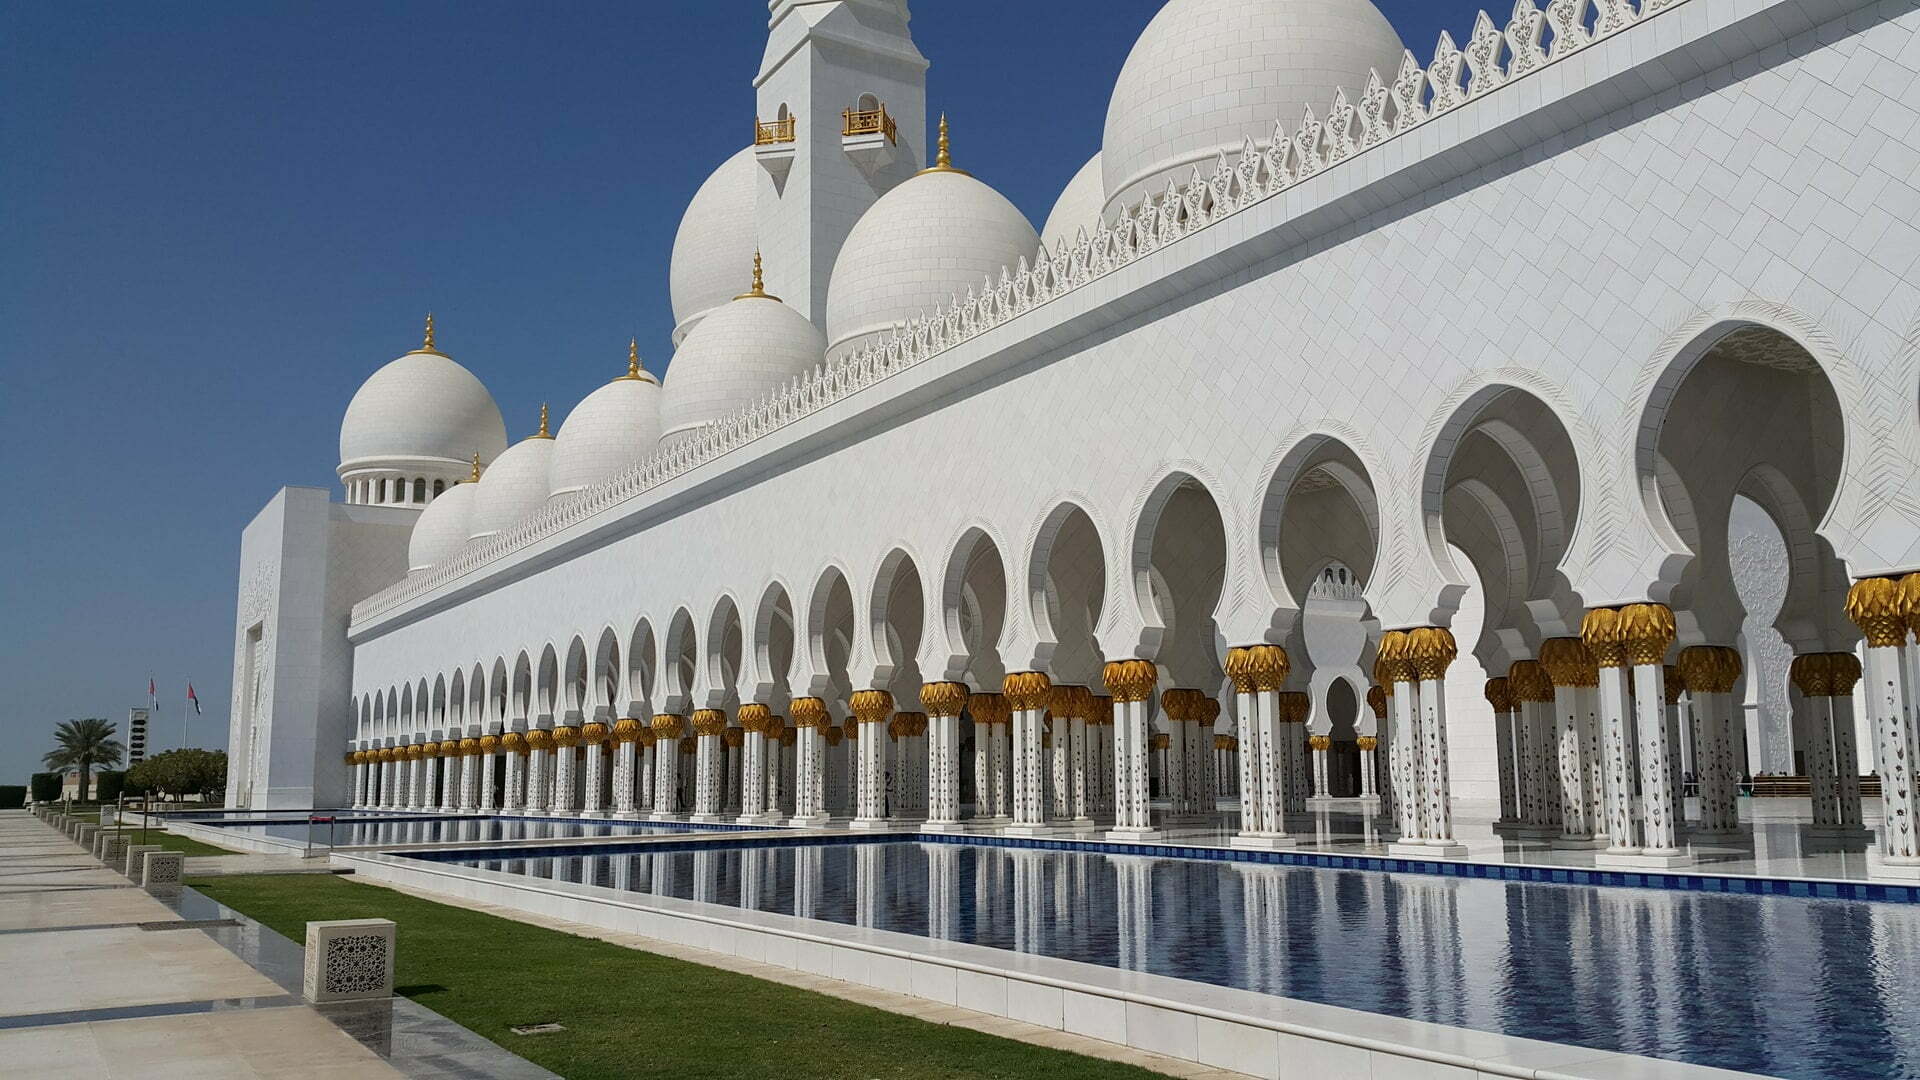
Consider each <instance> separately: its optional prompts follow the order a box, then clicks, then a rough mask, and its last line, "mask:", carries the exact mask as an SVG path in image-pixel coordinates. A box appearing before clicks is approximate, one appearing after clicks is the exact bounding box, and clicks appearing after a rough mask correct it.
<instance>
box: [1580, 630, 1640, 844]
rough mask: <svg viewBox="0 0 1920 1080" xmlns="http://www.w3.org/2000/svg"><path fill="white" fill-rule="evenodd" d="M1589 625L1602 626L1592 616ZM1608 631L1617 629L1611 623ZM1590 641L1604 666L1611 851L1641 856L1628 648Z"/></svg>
mask: <svg viewBox="0 0 1920 1080" xmlns="http://www.w3.org/2000/svg"><path fill="white" fill-rule="evenodd" d="M1600 611H1606V612H1607V614H1608V615H1609V616H1612V615H1614V612H1612V611H1610V610H1608V609H1606V608H1599V609H1596V610H1595V611H1594V612H1593V613H1591V614H1598V613H1599V612H1600ZM1602 622H1604V620H1602ZM1589 624H1592V625H1598V624H1596V623H1594V620H1593V619H1592V618H1591V615H1590V616H1589ZM1598 632H1600V631H1596V633H1598ZM1604 632H1605V633H1608V634H1611V633H1612V632H1613V631H1612V629H1611V625H1610V624H1608V626H1607V627H1606V628H1605V630H1604ZM1588 641H1589V651H1591V652H1593V653H1594V654H1595V656H1596V658H1597V659H1598V662H1599V665H1600V670H1599V680H1600V686H1599V699H1600V724H1601V726H1602V727H1603V728H1604V729H1605V735H1606V737H1605V740H1604V741H1603V742H1602V743H1601V748H1600V755H1601V764H1602V765H1604V766H1605V768H1606V782H1605V784H1604V785H1603V787H1604V788H1605V793H1604V794H1605V798H1606V813H1607V851H1608V852H1610V853H1612V854H1615V855H1638V854H1640V849H1641V847H1642V844H1641V842H1640V830H1639V828H1638V826H1637V823H1636V822H1635V821H1634V819H1633V789H1634V775H1633V760H1634V756H1635V755H1634V748H1633V745H1632V742H1631V735H1630V732H1631V730H1632V727H1633V723H1632V720H1631V716H1630V713H1631V710H1632V708H1633V705H1632V703H1631V702H1630V701H1628V698H1627V681H1628V679H1629V678H1630V673H1629V672H1628V670H1627V666H1626V656H1625V649H1624V647H1623V646H1621V645H1619V644H1618V642H1617V641H1603V640H1601V639H1599V638H1598V637H1592V638H1589V639H1588Z"/></svg>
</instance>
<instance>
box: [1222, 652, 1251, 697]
mask: <svg viewBox="0 0 1920 1080" xmlns="http://www.w3.org/2000/svg"><path fill="white" fill-rule="evenodd" d="M1252 664H1253V662H1252V657H1251V656H1250V655H1249V653H1248V650H1246V649H1243V648H1233V649H1228V650H1227V662H1226V664H1225V665H1223V667H1222V669H1221V670H1223V671H1224V672H1226V676H1227V678H1229V679H1231V680H1232V681H1233V689H1234V692H1236V693H1241V694H1251V693H1253V666H1252Z"/></svg>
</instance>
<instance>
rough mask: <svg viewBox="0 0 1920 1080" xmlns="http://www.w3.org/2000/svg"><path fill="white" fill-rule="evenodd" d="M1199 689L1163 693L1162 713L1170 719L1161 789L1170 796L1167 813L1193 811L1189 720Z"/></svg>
mask: <svg viewBox="0 0 1920 1080" xmlns="http://www.w3.org/2000/svg"><path fill="white" fill-rule="evenodd" d="M1199 696H1200V692H1199V691H1198V690H1187V689H1180V688H1175V689H1172V690H1168V691H1165V692H1164V693H1162V694H1161V695H1160V714H1161V715H1162V716H1164V717H1166V719H1167V754H1166V771H1165V773H1164V775H1163V776H1162V777H1161V781H1160V782H1161V788H1162V790H1164V791H1165V792H1166V796H1167V813H1168V814H1170V815H1172V816H1174V817H1180V816H1183V815H1186V814H1190V813H1192V812H1193V799H1192V797H1191V796H1190V795H1189V794H1188V792H1187V775H1188V769H1187V731H1186V728H1187V720H1188V714H1189V713H1191V712H1192V710H1193V705H1194V699H1196V698H1198V697H1199Z"/></svg>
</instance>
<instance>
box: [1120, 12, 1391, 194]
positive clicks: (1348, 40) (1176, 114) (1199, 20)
mask: <svg viewBox="0 0 1920 1080" xmlns="http://www.w3.org/2000/svg"><path fill="white" fill-rule="evenodd" d="M1405 51H1406V47H1405V46H1404V45H1402V44H1401V42H1400V35H1398V34H1396V33H1395V32H1394V30H1393V24H1391V23H1389V22H1388V21H1387V17H1386V16H1385V15H1382V14H1380V9H1378V8H1376V7H1374V6H1373V4H1372V3H1371V2H1370V0H1169V2H1168V4H1167V6H1166V7H1164V8H1161V9H1160V14H1158V15H1155V16H1154V17H1153V21H1152V22H1151V23H1148V24H1147V28H1146V30H1145V31H1143V32H1142V33H1141V35H1140V40H1138V41H1136V42H1135V43H1134V46H1133V51H1132V52H1131V53H1129V54H1128V55H1127V62H1126V65H1125V66H1124V67H1122V68H1121V69H1120V78H1119V80H1118V81H1117V82H1115V83H1114V87H1113V99H1112V101H1111V102H1110V103H1109V104H1108V106H1107V129H1106V136H1105V141H1104V145H1103V149H1102V152H1101V173H1102V175H1103V176H1104V178H1105V190H1106V199H1105V202H1104V204H1103V205H1104V207H1105V208H1106V209H1112V208H1113V207H1114V206H1115V205H1116V204H1121V203H1131V202H1133V201H1134V200H1136V199H1138V198H1139V196H1140V194H1141V192H1143V191H1151V192H1152V193H1154V194H1158V193H1159V192H1160V191H1161V190H1163V189H1165V187H1166V186H1167V181H1168V180H1169V179H1171V180H1173V181H1176V182H1178V183H1183V184H1184V183H1186V182H1187V180H1188V179H1189V178H1191V176H1192V175H1193V169H1194V166H1196V165H1198V166H1200V169H1201V171H1202V172H1208V171H1211V168H1212V164H1213V162H1214V160H1215V158H1217V157H1218V156H1219V154H1220V152H1221V151H1223V150H1224V151H1226V152H1227V153H1228V154H1229V155H1233V154H1237V153H1239V151H1240V148H1241V147H1242V146H1243V145H1244V144H1245V140H1246V139H1247V137H1248V136H1252V137H1253V138H1254V139H1257V140H1261V141H1263V142H1264V141H1265V139H1266V138H1267V137H1268V135H1269V134H1271V132H1272V131H1273V125H1274V121H1276V120H1284V121H1285V122H1286V124H1287V127H1288V129H1289V130H1291V129H1292V128H1293V127H1294V126H1296V125H1297V124H1299V123H1300V117H1301V114H1302V113H1303V112H1304V111H1305V110H1306V109H1308V108H1312V109H1313V111H1314V115H1316V116H1319V117H1322V118H1325V116H1326V114H1327V106H1328V105H1330V104H1332V102H1333V95H1334V91H1335V90H1336V89H1338V88H1342V87H1344V88H1345V89H1346V91H1347V100H1348V101H1350V102H1353V103H1355V104H1358V103H1359V95H1360V92H1361V91H1362V90H1364V89H1365V88H1366V85H1367V76H1368V74H1369V73H1370V72H1372V71H1376V70H1377V71H1379V72H1380V77H1381V78H1382V79H1391V78H1393V76H1394V74H1395V73H1396V72H1397V71H1398V70H1399V68H1400V58H1401V56H1402V54H1403V53H1404V52H1405Z"/></svg>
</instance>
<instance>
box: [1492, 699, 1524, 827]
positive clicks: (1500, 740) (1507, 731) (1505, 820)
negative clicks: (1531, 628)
mask: <svg viewBox="0 0 1920 1080" xmlns="http://www.w3.org/2000/svg"><path fill="white" fill-rule="evenodd" d="M1508 685H1509V684H1508V682H1507V679H1506V677H1505V676H1498V677H1495V678H1492V679H1488V680H1487V685H1486V691H1485V693H1486V698H1487V705H1488V706H1489V707H1491V708H1492V709H1493V762H1494V774H1495V776H1496V777H1497V778H1498V779H1499V782H1500V818H1499V820H1497V821H1495V822H1494V824H1495V825H1503V826H1504V825H1518V824H1520V820H1521V819H1520V770H1519V769H1518V768H1517V767H1516V765H1517V758H1516V756H1515V754H1514V736H1515V734H1516V733H1515V731H1514V729H1515V728H1516V727H1517V726H1518V725H1517V724H1516V723H1515V722H1514V708H1513V692H1512V691H1511V690H1510V689H1509V688H1508Z"/></svg>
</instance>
